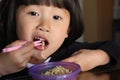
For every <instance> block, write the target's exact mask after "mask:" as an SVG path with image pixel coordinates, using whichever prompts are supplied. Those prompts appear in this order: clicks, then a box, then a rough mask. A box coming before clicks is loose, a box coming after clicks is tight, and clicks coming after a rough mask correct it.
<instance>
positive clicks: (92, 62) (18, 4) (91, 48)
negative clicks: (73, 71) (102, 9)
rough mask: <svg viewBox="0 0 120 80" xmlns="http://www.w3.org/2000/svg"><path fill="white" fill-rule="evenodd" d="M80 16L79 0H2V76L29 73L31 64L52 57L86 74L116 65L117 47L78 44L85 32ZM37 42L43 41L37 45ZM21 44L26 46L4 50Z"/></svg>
mask: <svg viewBox="0 0 120 80" xmlns="http://www.w3.org/2000/svg"><path fill="white" fill-rule="evenodd" d="M80 16H81V11H80V7H79V3H78V0H2V1H1V3H0V50H1V54H0V75H1V76H5V75H8V74H11V73H16V72H20V71H22V70H23V71H25V72H26V69H25V68H26V66H27V64H28V63H33V64H38V63H42V62H44V61H45V60H46V59H47V58H48V57H51V60H50V61H60V60H62V61H70V62H75V63H78V64H80V66H81V69H82V71H87V70H90V69H93V68H95V67H97V66H100V65H107V66H109V67H111V66H113V63H114V65H115V64H116V62H117V59H118V58H119V56H120V55H119V53H118V52H120V51H119V50H118V46H117V45H116V44H114V43H112V42H97V43H90V44H89V43H78V42H75V40H76V39H77V38H79V37H80V36H81V35H82V33H83V25H82V21H81V17H80ZM36 41H40V42H39V45H37V46H35V45H34V42H36ZM42 44H44V46H43V45H42ZM19 45H22V47H20V48H17V49H15V50H12V51H7V52H4V51H2V50H3V49H5V48H10V47H15V46H19ZM114 47H115V48H114ZM88 63H89V64H88ZM102 67H103V66H102ZM20 73H21V72H20ZM16 74H17V73H16ZM16 74H13V75H15V76H16ZM22 74H23V73H22ZM13 75H12V76H13Z"/></svg>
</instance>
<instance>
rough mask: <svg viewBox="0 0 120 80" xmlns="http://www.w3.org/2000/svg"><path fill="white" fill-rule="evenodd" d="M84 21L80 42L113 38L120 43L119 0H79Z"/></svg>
mask: <svg viewBox="0 0 120 80" xmlns="http://www.w3.org/2000/svg"><path fill="white" fill-rule="evenodd" d="M79 2H80V6H81V9H82V15H83V16H82V17H83V22H84V27H85V29H84V34H83V36H82V37H80V38H79V39H78V41H80V42H84V41H85V42H95V41H105V40H113V41H116V42H118V43H119V44H120V0H79Z"/></svg>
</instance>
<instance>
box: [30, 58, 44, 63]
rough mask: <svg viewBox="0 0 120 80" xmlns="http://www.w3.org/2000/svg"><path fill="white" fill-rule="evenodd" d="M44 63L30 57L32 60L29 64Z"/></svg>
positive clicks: (42, 60)
mask: <svg viewBox="0 0 120 80" xmlns="http://www.w3.org/2000/svg"><path fill="white" fill-rule="evenodd" d="M44 61H45V60H44V59H41V60H38V59H36V58H33V57H32V58H31V59H30V60H29V63H32V64H40V63H43V62H44Z"/></svg>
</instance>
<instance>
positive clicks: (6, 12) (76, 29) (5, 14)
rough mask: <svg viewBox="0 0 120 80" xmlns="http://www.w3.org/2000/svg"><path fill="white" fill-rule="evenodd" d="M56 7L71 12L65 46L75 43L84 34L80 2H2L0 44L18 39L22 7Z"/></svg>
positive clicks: (66, 0) (42, 0) (35, 0)
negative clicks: (17, 18) (18, 23)
mask: <svg viewBox="0 0 120 80" xmlns="http://www.w3.org/2000/svg"><path fill="white" fill-rule="evenodd" d="M30 4H35V5H39V4H40V5H47V6H50V5H54V6H55V7H59V8H65V9H67V10H68V11H69V12H70V18H71V20H70V26H69V28H70V30H69V32H68V35H69V36H68V38H66V40H65V41H64V44H63V45H62V46H64V45H67V44H71V43H73V42H74V41H75V40H76V39H77V38H79V37H80V36H81V35H82V33H83V24H82V21H81V9H80V6H79V2H78V0H2V1H1V2H0V43H5V44H4V45H6V44H9V43H11V42H13V41H14V40H16V39H17V35H16V20H15V19H16V11H17V9H18V8H19V6H21V5H26V6H27V5H30Z"/></svg>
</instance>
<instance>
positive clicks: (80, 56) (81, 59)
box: [63, 49, 109, 71]
mask: <svg viewBox="0 0 120 80" xmlns="http://www.w3.org/2000/svg"><path fill="white" fill-rule="evenodd" d="M63 61H66V62H75V63H77V64H79V65H80V66H81V69H82V71H88V70H90V69H93V68H95V67H96V66H100V65H104V64H107V63H108V62H109V56H108V55H107V53H106V52H104V51H102V50H88V49H82V50H79V51H77V52H75V53H74V54H73V55H72V56H71V57H69V58H67V59H64V60H63Z"/></svg>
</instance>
